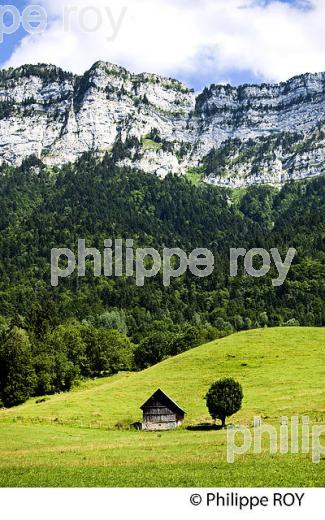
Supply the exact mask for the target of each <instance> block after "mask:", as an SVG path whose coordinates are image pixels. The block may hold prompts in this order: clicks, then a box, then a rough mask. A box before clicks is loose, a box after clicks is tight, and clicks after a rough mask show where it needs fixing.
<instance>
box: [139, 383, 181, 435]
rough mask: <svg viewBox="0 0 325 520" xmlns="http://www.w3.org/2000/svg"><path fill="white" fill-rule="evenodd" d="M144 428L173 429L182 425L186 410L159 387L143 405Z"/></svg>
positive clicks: (155, 429) (153, 429)
mask: <svg viewBox="0 0 325 520" xmlns="http://www.w3.org/2000/svg"><path fill="white" fill-rule="evenodd" d="M141 410H142V412H143V421H142V429H143V430H152V431H157V430H171V429H172V428H177V426H180V425H181V424H182V422H183V420H184V416H185V412H184V410H182V408H180V406H178V404H177V403H175V401H173V400H172V399H171V398H170V397H169V396H168V395H167V394H165V392H163V391H162V390H160V389H158V390H157V391H156V392H155V393H154V394H153V395H152V396H151V397H150V398H149V399H148V401H146V402H145V403H144V404H143V405H142V406H141Z"/></svg>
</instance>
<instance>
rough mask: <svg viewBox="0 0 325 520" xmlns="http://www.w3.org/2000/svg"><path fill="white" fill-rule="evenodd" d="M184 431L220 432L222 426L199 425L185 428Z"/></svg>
mask: <svg viewBox="0 0 325 520" xmlns="http://www.w3.org/2000/svg"><path fill="white" fill-rule="evenodd" d="M186 429H187V430H190V431H191V432H208V431H212V430H222V426H221V425H219V424H211V423H201V424H194V425H191V426H187V428H186Z"/></svg>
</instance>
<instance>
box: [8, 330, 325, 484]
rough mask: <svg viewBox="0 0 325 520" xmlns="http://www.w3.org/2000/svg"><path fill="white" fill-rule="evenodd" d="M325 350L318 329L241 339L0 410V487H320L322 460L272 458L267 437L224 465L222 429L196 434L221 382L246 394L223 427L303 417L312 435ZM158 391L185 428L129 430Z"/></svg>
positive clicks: (323, 417)
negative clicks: (226, 379) (257, 450)
mask: <svg viewBox="0 0 325 520" xmlns="http://www.w3.org/2000/svg"><path fill="white" fill-rule="evenodd" d="M324 351H325V331H324V329H316V328H279V329H263V330H254V331H248V332H242V333H239V334H236V335H233V336H230V337H228V338H225V339H222V340H218V341H215V342H212V343H209V344H207V345H203V346H201V347H198V348H196V349H193V350H191V351H188V352H186V353H184V354H182V355H180V356H177V357H175V358H170V359H167V360H166V361H164V362H162V363H160V364H159V365H156V366H155V367H152V368H150V369H148V370H145V371H143V372H140V373H136V374H134V373H132V374H119V375H117V376H114V377H112V378H107V379H103V380H97V381H92V382H88V383H85V384H83V385H82V386H81V387H80V388H78V389H76V390H74V391H73V392H70V393H67V394H61V395H57V396H52V397H50V398H49V399H48V400H46V401H45V402H43V403H39V404H36V400H35V399H33V400H30V401H29V402H27V403H26V404H24V405H22V406H19V407H17V408H14V409H11V410H7V411H2V412H0V486H2V487H6V486H10V487H16V486H36V487H42V486H54V487H55V486H64V487H70V486H71V487H72V486H86V487H88V486H101V487H128V486H132V487H136V486H139V487H142V486H168V487H174V486H175V487H177V486H183V487H192V486H193V487H195V486H203V487H205V486H212V487H216V486H217V487H227V486H229V487H234V486H237V487H241V486H242V487H245V486H252V487H255V486H275V487H277V486H305V487H308V486H323V485H324V484H325V460H321V462H320V463H319V464H313V463H312V461H311V454H310V453H309V454H301V453H299V454H295V455H293V454H290V453H289V454H285V455H284V454H282V455H281V454H279V453H277V454H273V455H271V454H270V453H269V450H268V442H267V441H268V438H267V436H265V437H264V440H263V451H262V453H261V454H254V453H253V452H252V450H250V451H249V452H248V453H246V454H245V455H241V456H238V457H237V458H236V460H235V462H234V463H233V464H228V463H227V432H226V431H216V430H210V431H209V430H207V431H205V430H200V429H195V428H196V427H197V425H199V424H201V423H207V422H209V421H210V419H209V415H208V411H207V408H206V405H205V400H204V395H205V393H206V391H207V390H208V388H209V386H210V384H211V383H212V382H213V381H214V380H216V379H218V378H220V377H223V376H232V377H234V378H235V379H237V380H239V381H240V382H241V384H242V386H243V389H244V395H245V397H244V401H243V407H242V410H241V411H240V412H238V413H237V414H236V415H235V416H234V417H232V418H231V419H229V420H228V422H232V423H233V424H235V425H243V426H247V427H250V428H252V424H253V418H254V416H260V417H261V418H262V420H263V422H265V423H267V424H271V425H274V426H276V427H277V428H279V423H280V416H287V417H291V416H293V415H299V416H302V415H308V416H309V418H310V429H312V426H313V425H320V424H324V422H325V391H324V382H325V368H324V367H325V363H324V361H325V353H324ZM158 387H160V388H162V389H163V390H164V391H166V392H167V393H168V394H169V395H170V396H171V397H172V398H173V399H175V400H176V401H177V402H178V403H179V404H180V405H181V406H182V407H183V408H184V409H185V410H186V412H187V415H186V420H185V422H184V425H183V427H182V428H180V429H178V430H175V431H169V432H139V431H132V430H131V431H130V430H128V429H127V426H128V425H129V424H131V423H133V422H135V421H139V420H140V419H141V413H140V410H139V407H140V405H141V404H142V403H143V402H144V401H145V400H146V399H147V398H148V397H149V396H150V395H151V393H152V392H153V391H154V390H156V389H157V388H158ZM188 427H191V428H192V427H194V429H191V430H188V429H187V428H188ZM324 437H325V436H324ZM324 437H323V444H324V443H325V438H324ZM310 441H311V438H310ZM238 443H240V438H239V439H238Z"/></svg>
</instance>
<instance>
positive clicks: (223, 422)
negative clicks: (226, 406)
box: [221, 417, 226, 430]
mask: <svg viewBox="0 0 325 520" xmlns="http://www.w3.org/2000/svg"><path fill="white" fill-rule="evenodd" d="M225 427H226V418H225V417H222V418H221V428H222V429H223V430H224V429H225Z"/></svg>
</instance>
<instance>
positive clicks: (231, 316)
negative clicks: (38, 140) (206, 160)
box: [0, 154, 325, 406]
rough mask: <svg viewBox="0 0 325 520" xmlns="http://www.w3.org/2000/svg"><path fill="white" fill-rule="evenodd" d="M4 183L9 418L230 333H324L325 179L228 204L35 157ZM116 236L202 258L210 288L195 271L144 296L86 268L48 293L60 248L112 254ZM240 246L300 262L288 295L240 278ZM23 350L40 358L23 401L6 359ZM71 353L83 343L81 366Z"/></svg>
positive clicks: (1, 253) (88, 163)
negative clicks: (82, 246)
mask: <svg viewBox="0 0 325 520" xmlns="http://www.w3.org/2000/svg"><path fill="white" fill-rule="evenodd" d="M0 176H1V182H0V306H1V311H0V315H1V316H0V325H1V327H0V329H1V330H2V333H1V347H0V348H1V360H0V365H1V373H0V392H1V395H0V400H2V402H3V404H5V405H6V406H8V405H10V404H13V403H14V404H17V402H22V401H23V400H24V399H25V398H26V397H28V396H29V395H39V394H42V393H53V392H57V391H62V390H68V389H69V388H71V386H72V385H73V384H74V383H75V382H76V381H77V380H79V379H80V378H84V377H98V376H102V375H105V374H111V373H115V372H116V371H119V370H133V369H140V368H145V367H147V366H150V365H151V364H154V363H156V362H158V361H160V360H161V359H163V358H165V357H167V356H170V355H174V354H177V353H179V352H182V351H184V350H186V349H188V348H191V347H193V346H196V345H198V344H200V343H203V342H205V341H209V340H210V339H214V338H217V337H221V336H223V335H226V334H229V333H231V332H233V331H238V330H247V329H250V328H256V327H265V326H281V325H299V324H300V325H310V326H315V325H316V326H323V325H324V323H325V287H324V279H325V276H324V275H325V267H324V266H325V253H324V251H325V248H324V237H325V179H324V177H319V178H316V179H314V180H310V181H306V182H297V183H293V182H291V183H289V184H287V185H286V186H284V187H283V188H282V189H281V190H278V189H275V188H272V187H267V186H253V187H251V188H248V189H247V190H240V191H234V192H232V191H231V190H228V189H224V188H218V187H212V186H205V185H200V186H193V185H192V184H191V183H190V182H189V181H188V180H187V179H186V178H179V177H176V176H172V175H169V176H167V178H166V179H164V180H161V179H159V178H158V177H156V176H154V175H148V174H144V173H141V172H135V171H133V170H128V169H123V170H121V169H118V168H116V167H115V166H114V165H113V164H112V161H111V159H110V158H109V157H108V156H106V157H105V158H104V160H103V161H98V160H96V159H95V158H94V157H93V156H92V155H91V154H89V155H85V156H84V157H83V158H82V159H81V160H80V161H79V162H78V163H77V164H75V165H71V164H69V165H66V166H64V167H62V169H57V168H51V169H48V168H46V167H45V166H44V165H43V164H42V163H41V162H40V161H39V160H37V159H35V158H30V159H28V160H26V161H25V162H24V163H23V164H22V166H21V167H19V168H10V167H6V166H2V167H1V168H0ZM117 238H122V239H124V240H125V239H127V238H131V239H133V240H134V243H135V247H154V248H156V249H157V250H159V251H161V250H162V249H163V247H180V248H182V249H183V250H185V251H186V252H187V253H190V252H191V251H192V250H193V249H195V248H198V247H206V248H209V249H211V251H213V253H214V255H215V258H216V268H215V270H214V273H213V274H212V275H211V276H210V277H209V278H196V277H194V276H192V275H191V274H189V273H186V274H184V275H183V276H181V277H180V278H177V279H175V280H172V284H171V286H170V287H168V288H165V287H164V286H163V283H162V277H161V275H158V276H157V277H155V278H152V279H149V280H147V281H146V283H145V286H144V287H142V288H141V287H137V286H136V284H135V280H134V278H126V277H120V278H105V277H100V278H95V277H94V276H93V265H92V262H91V261H89V262H87V270H86V277H85V278H82V279H81V278H78V277H77V276H76V274H74V275H72V276H71V277H70V278H67V279H64V280H63V279H62V280H60V284H59V287H57V288H53V287H52V286H51V283H50V256H51V249H52V248H55V247H68V248H70V249H71V250H73V251H76V250H77V243H78V239H85V240H86V245H87V247H96V248H98V249H99V250H100V251H102V250H103V244H104V240H105V239H117ZM231 247H241V248H246V249H250V248H253V247H264V248H265V249H267V250H270V248H272V247H276V248H278V249H279V251H280V253H281V255H282V257H285V255H286V252H287V250H288V248H289V247H294V248H296V249H297V255H296V257H295V259H294V262H293V265H292V267H291V269H290V271H289V275H288V277H287V279H286V281H285V283H284V285H283V286H282V287H273V286H272V278H275V277H276V276H275V275H276V272H274V270H271V272H270V273H269V275H268V276H267V277H265V278H261V279H255V278H251V277H247V276H245V275H244V274H243V273H242V271H240V274H239V276H237V277H236V278H231V277H230V276H229V249H230V248H231ZM72 332H73V333H72ZM15 338H16V339H15ZM76 338H77V339H76ZM87 338H88V339H87ZM89 338H90V339H89ZM19 342H20V343H21V344H22V345H24V347H22V348H23V349H24V352H26V353H27V354H28V356H29V359H30V360H31V363H30V365H29V364H28V363H27V362H26V363H25V364H24V366H26V367H27V366H30V367H31V370H30V372H29V371H27V372H26V374H27V373H28V374H30V377H29V376H28V377H27V375H26V377H24V376H23V375H22V381H29V380H30V381H31V382H30V384H28V388H29V390H28V391H27V392H26V393H24V392H23V393H22V397H20V398H14V397H12V394H11V393H10V392H11V390H10V391H9V390H8V388H10V387H11V385H14V386H15V385H16V379H15V376H14V374H15V373H16V374H17V377H18V373H19V368H18V366H17V364H16V365H15V363H13V362H12V361H8V360H10V359H11V357H10V356H14V355H15V352H14V350H13V345H14V344H15V343H16V344H18V343H19ZM73 345H79V346H80V345H81V346H80V353H81V354H80V356H79V354H78V355H76V353H75V352H76V351H75V350H74V347H73ZM101 345H102V346H101ZM108 345H110V347H109V346H108ZM76 348H77V347H76ZM78 348H79V347H78ZM100 349H102V353H103V356H102V357H100V356H99V354H98V352H99V351H100ZM77 352H79V351H78V349H77ZM96 352H97V354H96ZM114 352H117V353H118V354H117V356H116V357H114V355H115V354H114ZM27 354H26V356H27ZM24 356H25V354H24ZM24 356H22V358H23V359H24ZM39 356H41V358H42V362H40V357H39ZM58 356H59V357H58ZM96 356H97V357H96ZM18 358H19V356H18V355H17V359H18ZM98 359H100V361H98ZM6 360H7V361H6ZM15 366H16V368H10V367H15ZM19 366H20V367H22V366H23V364H21V365H19ZM72 366H73V368H72ZM3 367H7V368H3ZM42 367H43V368H42ZM44 367H45V368H44ZM69 367H70V368H69ZM26 370H27V369H26ZM21 374H24V372H23V371H22V372H21ZM8 381H9V383H8ZM10 382H11V383H10ZM18 387H19V385H18V384H17V388H18ZM17 394H19V392H18V391H17Z"/></svg>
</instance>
